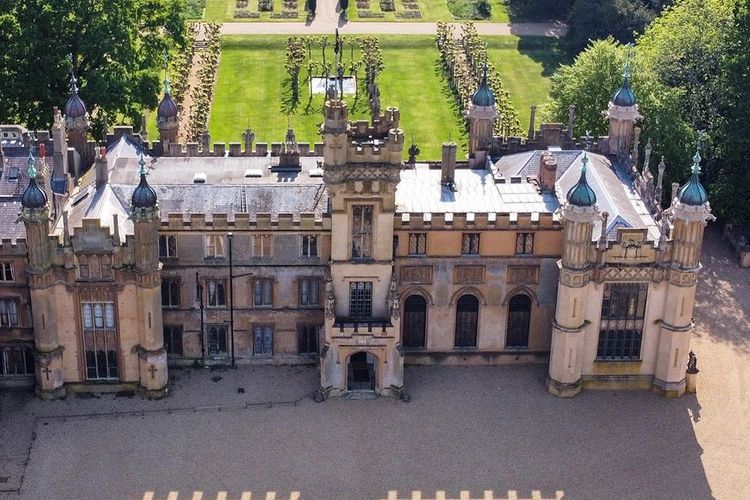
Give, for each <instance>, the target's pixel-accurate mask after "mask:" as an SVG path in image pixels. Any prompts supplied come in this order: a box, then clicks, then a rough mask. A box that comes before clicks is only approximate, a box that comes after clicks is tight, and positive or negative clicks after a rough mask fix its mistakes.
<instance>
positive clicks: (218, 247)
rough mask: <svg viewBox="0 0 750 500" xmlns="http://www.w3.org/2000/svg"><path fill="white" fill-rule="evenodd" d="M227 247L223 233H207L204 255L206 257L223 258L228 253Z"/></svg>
mask: <svg viewBox="0 0 750 500" xmlns="http://www.w3.org/2000/svg"><path fill="white" fill-rule="evenodd" d="M225 248H226V247H225V242H224V235H223V234H215V233H211V234H207V235H205V246H204V256H205V258H206V259H223V258H224V256H225V255H226V253H225V251H224V250H225Z"/></svg>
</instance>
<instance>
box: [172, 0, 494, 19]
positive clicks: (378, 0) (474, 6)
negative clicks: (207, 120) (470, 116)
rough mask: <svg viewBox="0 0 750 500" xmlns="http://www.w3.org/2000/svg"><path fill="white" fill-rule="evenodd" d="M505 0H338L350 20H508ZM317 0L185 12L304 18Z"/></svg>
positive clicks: (199, 0) (263, 1)
mask: <svg viewBox="0 0 750 500" xmlns="http://www.w3.org/2000/svg"><path fill="white" fill-rule="evenodd" d="M506 1H507V0H340V7H341V8H342V10H345V11H346V14H347V18H348V19H349V20H350V21H429V22H437V21H460V20H475V21H490V22H501V23H503V22H508V21H509V16H508V8H507V6H506ZM316 2H317V0H188V2H187V12H186V14H187V16H188V17H189V18H192V19H201V18H202V19H205V20H207V21H214V22H222V21H223V22H226V21H305V20H307V16H308V11H310V10H314V9H315V6H316Z"/></svg>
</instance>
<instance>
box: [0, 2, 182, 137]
mask: <svg viewBox="0 0 750 500" xmlns="http://www.w3.org/2000/svg"><path fill="white" fill-rule="evenodd" d="M184 2H185V0H25V1H23V2H17V1H15V0H0V12H3V13H4V14H2V15H0V46H2V47H3V53H2V55H0V78H2V80H3V91H2V92H0V122H21V123H25V124H26V125H27V126H28V127H31V128H41V127H45V126H47V125H49V123H50V122H51V120H52V113H51V111H52V107H53V106H59V107H62V106H64V104H65V102H66V100H67V97H68V95H69V74H70V63H69V62H68V54H71V55H72V61H73V70H74V72H75V74H76V77H77V78H78V87H79V89H80V94H81V97H82V98H83V99H84V101H85V102H86V105H87V106H88V109H89V112H91V111H92V110H105V111H106V112H107V113H108V114H110V115H111V116H122V117H126V118H128V119H130V120H132V121H133V122H134V123H135V122H136V120H137V117H138V115H139V114H140V113H141V110H142V109H144V108H154V107H155V106H156V104H157V96H158V92H159V88H160V84H159V80H160V78H159V72H160V71H159V70H160V69H161V68H162V67H163V65H164V62H163V56H162V55H163V54H164V53H165V51H168V50H171V49H172V48H174V47H175V46H179V45H181V44H182V43H183V42H184V36H185V23H184Z"/></svg>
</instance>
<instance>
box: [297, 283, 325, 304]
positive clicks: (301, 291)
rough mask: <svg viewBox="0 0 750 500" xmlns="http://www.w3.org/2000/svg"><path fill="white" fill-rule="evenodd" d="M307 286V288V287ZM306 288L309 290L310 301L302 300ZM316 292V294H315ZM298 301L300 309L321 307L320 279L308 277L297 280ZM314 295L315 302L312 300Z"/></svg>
mask: <svg viewBox="0 0 750 500" xmlns="http://www.w3.org/2000/svg"><path fill="white" fill-rule="evenodd" d="M305 284H307V286H305ZM305 288H307V289H308V291H307V296H308V299H307V300H306V301H305V300H302V299H303V297H304V296H305V292H304V290H305ZM313 290H314V292H313ZM297 292H298V294H297V300H298V302H297V303H298V304H299V306H300V307H320V278H317V277H315V276H306V277H303V278H299V279H298V280H297ZM311 295H314V298H315V301H314V302H312V301H311V300H310V296H311Z"/></svg>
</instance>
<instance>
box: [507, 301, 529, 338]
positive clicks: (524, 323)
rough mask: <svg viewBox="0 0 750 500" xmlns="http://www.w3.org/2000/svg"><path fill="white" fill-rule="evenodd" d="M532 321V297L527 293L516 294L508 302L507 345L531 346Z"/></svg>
mask: <svg viewBox="0 0 750 500" xmlns="http://www.w3.org/2000/svg"><path fill="white" fill-rule="evenodd" d="M530 321H531V299H530V298H529V297H528V296H526V295H514V296H513V298H512V299H510V303H509V304H508V330H507V340H506V342H505V345H506V346H507V347H529V322H530Z"/></svg>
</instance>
